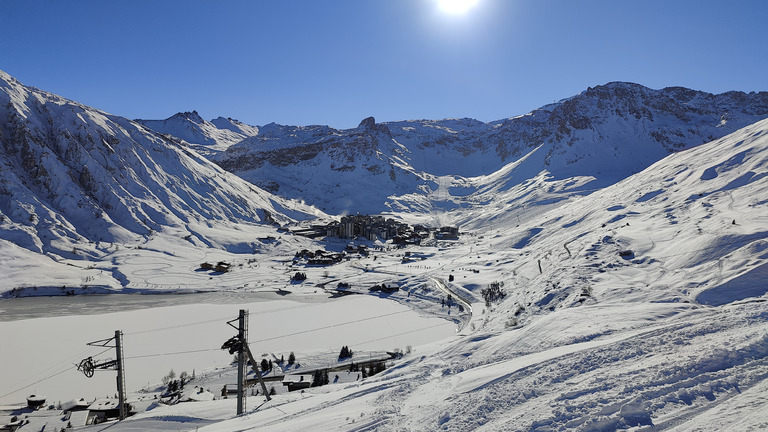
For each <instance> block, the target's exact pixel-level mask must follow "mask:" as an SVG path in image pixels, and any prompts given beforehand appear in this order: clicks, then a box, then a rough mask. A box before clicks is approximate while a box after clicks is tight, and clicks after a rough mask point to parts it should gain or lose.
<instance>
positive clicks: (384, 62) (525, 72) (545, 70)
mask: <svg viewBox="0 0 768 432" xmlns="http://www.w3.org/2000/svg"><path fill="white" fill-rule="evenodd" d="M766 16H768V2H765V1H762V0H755V1H732V2H725V1H709V0H695V1H694V0H665V1H655V0H650V1H622V0H580V1H575V0H478V2H477V4H476V5H475V6H474V7H473V8H471V9H470V10H468V11H467V12H466V13H464V14H458V15H457V14H449V13H446V12H445V11H443V10H442V9H440V8H439V7H438V4H437V0H279V1H275V0H272V1H258V0H252V1H226V0H224V1H195V0H191V1H190V0H186V1H170V0H163V1H145V0H133V1H118V0H109V1H104V0H98V1H81V0H71V1H50V0H49V1H24V0H18V1H11V0H0V69H2V70H4V71H6V72H7V73H9V74H11V75H13V76H15V77H16V78H18V79H19V80H21V81H22V82H23V83H25V84H27V85H32V86H36V87H39V88H41V89H44V90H48V91H51V92H53V93H57V94H60V95H62V96H64V97H67V98H70V99H74V100H76V101H78V102H82V103H85V104H87V105H91V106H94V107H96V108H100V109H103V110H105V111H108V112H111V113H113V114H118V115H122V116H125V117H129V118H145V119H162V118H166V117H169V116H171V115H173V114H174V113H176V112H179V111H190V110H193V109H195V110H197V111H198V112H199V113H200V114H201V115H202V116H203V117H204V118H206V119H212V118H215V117H218V116H225V117H233V118H236V119H239V120H241V121H243V122H245V123H248V124H252V125H263V124H266V123H269V122H277V123H282V124H294V125H308V124H328V125H330V126H333V127H338V128H349V127H354V126H356V125H357V124H358V123H359V121H360V120H361V119H363V118H364V117H367V116H370V115H373V116H375V117H376V119H377V121H393V120H409V119H441V118H447V117H473V118H477V119H480V120H483V121H491V120H498V119H502V118H506V117H511V116H515V115H520V114H524V113H527V112H529V111H531V110H533V109H535V108H537V107H539V106H542V105H544V104H547V103H551V102H553V101H555V100H559V99H562V98H565V97H569V96H572V95H574V94H576V93H579V92H580V91H582V90H584V89H586V88H587V87H589V86H595V85H600V84H604V83H607V82H610V81H631V82H636V83H639V84H643V85H645V86H648V87H651V88H663V87H666V86H684V87H689V88H694V89H697V90H704V91H709V92H713V93H719V92H724V91H729V90H743V91H764V90H768V55H767V54H766V52H768V31H766V27H765V23H764V21H763V20H764V19H765V17H766Z"/></svg>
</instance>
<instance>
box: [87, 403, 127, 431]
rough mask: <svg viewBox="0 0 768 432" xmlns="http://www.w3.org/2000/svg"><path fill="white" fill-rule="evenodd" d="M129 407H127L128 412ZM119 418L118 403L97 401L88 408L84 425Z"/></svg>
mask: <svg viewBox="0 0 768 432" xmlns="http://www.w3.org/2000/svg"><path fill="white" fill-rule="evenodd" d="M130 410H131V407H130V405H128V410H127V411H130ZM119 417H120V402H119V401H118V400H117V399H97V400H96V401H94V402H93V403H92V404H90V405H89V406H88V418H87V419H86V421H85V423H86V424H89V425H92V424H99V423H104V422H105V421H109V420H115V419H117V418H119Z"/></svg>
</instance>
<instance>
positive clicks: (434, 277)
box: [111, 120, 768, 432]
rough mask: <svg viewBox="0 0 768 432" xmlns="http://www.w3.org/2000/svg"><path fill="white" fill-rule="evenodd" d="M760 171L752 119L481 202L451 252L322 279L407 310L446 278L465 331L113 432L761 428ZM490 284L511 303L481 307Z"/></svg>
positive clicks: (766, 256) (762, 143)
mask: <svg viewBox="0 0 768 432" xmlns="http://www.w3.org/2000/svg"><path fill="white" fill-rule="evenodd" d="M766 163H768V120H763V121H760V122H757V123H755V124H753V125H750V126H748V127H746V128H743V129H741V130H739V131H737V132H735V133H733V134H730V135H728V136H726V137H724V138H722V139H719V140H716V141H713V142H711V143H707V144H704V145H701V146H697V147H695V148H692V149H689V150H685V151H681V152H678V153H675V154H673V155H670V156H668V157H666V158H664V159H662V160H661V161H659V162H657V163H655V164H653V165H651V166H650V167H648V168H647V169H645V170H643V171H641V172H639V173H638V174H635V175H632V176H630V177H628V178H626V179H624V180H622V181H621V182H619V183H617V184H614V185H612V186H610V187H607V188H605V189H602V190H600V191H597V192H594V193H592V194H591V195H589V196H586V197H576V196H574V197H571V198H569V199H568V200H567V201H565V202H563V203H561V205H560V206H557V207H554V208H553V207H550V206H547V205H538V206H535V205H534V206H532V207H534V208H521V207H522V206H525V205H527V204H525V203H515V202H512V203H509V204H508V205H506V206H505V207H503V208H498V207H493V206H489V207H487V208H486V210H485V211H486V213H487V216H486V218H485V219H484V220H486V221H489V222H488V223H487V224H486V225H478V226H477V227H476V228H475V229H473V230H470V231H468V232H465V233H464V235H463V236H462V237H461V239H460V240H459V241H458V242H443V243H439V244H437V245H435V246H437V247H435V246H422V247H418V248H413V249H410V251H411V253H412V254H417V255H419V256H423V257H424V260H421V261H420V262H419V263H418V265H413V266H400V267H398V266H396V265H394V264H393V262H392V257H389V256H387V255H386V254H383V255H381V256H379V257H378V258H379V259H378V260H376V259H373V258H370V259H366V260H362V261H361V262H360V264H358V265H357V266H347V267H341V268H337V269H333V270H332V271H333V273H334V274H336V276H337V277H341V278H347V279H349V280H355V281H356V282H355V283H359V281H358V279H357V278H361V277H365V278H371V280H377V279H381V278H384V277H388V278H393V279H395V280H397V281H398V283H399V284H401V286H402V287H403V291H407V293H405V292H402V291H401V292H400V293H396V294H394V295H393V296H391V297H389V298H390V299H393V300H397V301H400V302H404V303H406V304H409V302H410V301H412V299H413V297H416V296H419V295H420V294H421V293H426V292H429V290H430V289H432V288H429V287H430V286H431V287H433V288H434V287H436V286H437V285H440V284H446V286H449V287H451V288H452V289H454V292H456V293H458V294H457V295H459V296H460V297H464V298H466V300H467V301H468V302H470V303H472V309H471V315H472V318H471V322H470V323H469V324H468V325H466V326H465V327H463V329H462V330H461V331H460V332H459V333H458V334H457V335H456V336H455V337H453V338H451V339H448V340H443V341H438V342H436V343H434V344H432V345H424V346H419V347H416V348H415V350H414V352H413V353H411V354H410V355H407V356H406V357H405V358H404V359H403V360H402V361H399V362H396V363H394V364H393V365H392V367H390V368H389V369H388V370H387V371H385V372H384V373H382V374H380V375H376V376H374V377H372V378H368V379H366V380H363V381H361V382H354V383H344V384H339V385H328V386H324V387H319V388H312V389H308V390H307V391H305V392H304V393H289V394H284V395H278V396H277V397H275V398H273V400H272V401H271V402H267V403H263V402H264V400H263V397H259V396H254V397H251V398H249V402H248V407H249V411H248V413H247V414H246V415H244V416H240V417H235V416H234V414H233V412H234V404H233V402H232V400H231V399H230V400H217V401H210V402H204V403H200V404H195V405H189V404H182V405H177V406H171V407H158V408H156V409H154V410H151V411H147V412H145V413H142V414H139V415H137V416H136V417H134V418H132V419H129V420H127V421H125V422H123V423H122V424H117V425H114V426H112V427H111V430H116V431H120V430H135V429H136V428H140V427H141V426H142V425H147V424H152V425H153V427H159V428H161V429H162V430H177V429H179V428H182V429H183V428H188V429H192V428H194V429H197V428H199V430H200V431H207V432H223V431H232V430H269V431H289V430H324V429H333V430H343V431H359V430H377V431H395V430H425V431H433V430H434V431H437V430H447V431H465V430H481V431H498V430H510V431H552V430H578V431H615V430H672V431H689V430H697V431H709V430H722V431H729V430H762V429H764V428H765V427H766V426H768V414H766V413H768V399H766V398H765V395H764V392H765V389H766V384H765V382H766V380H765V379H766V376H768V338H767V337H766V334H767V332H768V322H767V321H766V319H765V318H766V316H768V285H766V282H765V281H766V280H768V279H767V278H768V271H767V270H766V269H768V253H766V251H767V250H768V231H766V228H765V227H766V226H768V225H767V224H766V222H768V220H767V217H766V215H767V214H768V212H767V211H766V210H768V200H766V198H765V197H768V176H766V174H765V173H766V172H768V170H767V169H766V168H768V167H766ZM463 211H472V209H463V208H457V209H454V210H453V211H452V212H458V213H460V212H463ZM520 211H525V212H526V214H528V215H531V216H533V215H535V217H529V218H527V219H522V218H521V220H520V221H519V222H518V221H517V220H516V218H512V217H510V216H509V215H514V214H516V213H517V212H520ZM494 221H496V222H494ZM363 266H364V268H365V271H363V270H362V269H361V267H363ZM355 268H357V269H358V270H357V271H355ZM308 271H309V269H308ZM318 271H319V270H318ZM449 274H450V275H453V276H455V281H454V282H452V283H447V282H441V283H437V282H434V281H439V280H442V281H445V280H446V279H447V275H449ZM314 277H315V276H314V275H313V273H310V279H312V278H314ZM491 282H503V289H504V290H505V292H506V296H505V297H504V298H503V299H501V300H499V301H493V302H491V303H490V304H483V303H482V300H480V301H479V302H478V300H477V299H480V298H481V294H480V291H481V290H482V288H485V287H487V286H488V285H489V284H490V283H491ZM437 307H439V304H438V306H437ZM443 309H444V308H443ZM371 313H373V312H371ZM329 343H332V342H329ZM174 419H178V421H174ZM159 422H162V424H163V425H164V426H155V425H158V423H159Z"/></svg>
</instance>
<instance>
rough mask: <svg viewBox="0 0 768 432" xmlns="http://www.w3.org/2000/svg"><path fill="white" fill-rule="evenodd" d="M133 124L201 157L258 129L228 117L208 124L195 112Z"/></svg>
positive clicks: (219, 150) (224, 147)
mask: <svg viewBox="0 0 768 432" xmlns="http://www.w3.org/2000/svg"><path fill="white" fill-rule="evenodd" d="M136 122H137V123H140V124H143V125H144V126H147V127H148V128H150V129H152V130H154V131H157V132H159V133H161V134H166V135H172V136H175V137H177V138H179V139H182V140H184V141H186V142H187V143H189V145H190V146H192V147H193V148H194V149H195V150H197V151H198V152H199V153H201V154H203V155H210V154H215V153H218V152H221V151H224V150H226V149H227V148H229V147H230V146H232V145H234V144H237V143H238V142H240V141H242V140H244V139H245V138H247V137H249V136H254V135H258V133H259V128H257V127H255V126H249V125H247V124H245V123H242V122H240V121H238V120H235V119H232V118H224V117H218V118H216V119H214V120H212V121H210V122H209V121H206V120H203V118H202V117H200V115H199V114H198V113H197V111H192V112H183V113H176V114H174V115H173V116H171V117H168V118H167V119H165V120H136Z"/></svg>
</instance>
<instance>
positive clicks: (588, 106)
mask: <svg viewBox="0 0 768 432" xmlns="http://www.w3.org/2000/svg"><path fill="white" fill-rule="evenodd" d="M765 117H768V93H766V92H760V93H754V92H753V93H749V94H747V93H742V92H728V93H723V94H719V95H713V94H710V93H705V92H700V91H694V90H689V89H685V88H681V87H670V88H665V89H662V90H652V89H649V88H646V87H643V86H641V85H637V84H631V83H622V82H614V83H609V84H606V85H603V86H598V87H595V88H590V89H588V90H586V91H584V92H582V93H580V94H578V95H576V96H573V97H570V98H568V99H564V100H562V101H560V102H557V103H554V104H550V105H547V106H544V107H542V108H539V109H537V110H534V111H532V112H531V113H529V114H526V115H522V116H518V117H513V118H508V119H504V120H500V121H495V122H490V123H483V122H480V121H477V120H473V119H448V120H438V121H431V120H420V121H402V122H389V123H376V122H375V120H374V119H373V118H367V119H365V120H363V121H362V122H361V123H360V126H358V127H357V128H354V129H347V130H338V129H333V128H331V127H328V126H303V127H300V126H282V125H277V124H269V125H266V126H263V127H261V128H259V129H258V133H257V134H253V132H254V130H253V129H248V130H247V131H246V133H245V134H251V136H249V137H248V138H246V139H243V140H242V141H240V142H238V143H236V144H233V141H232V139H231V137H226V138H219V135H221V134H222V133H223V132H229V129H216V130H211V128H210V126H211V123H207V122H204V121H203V120H202V119H200V118H199V116H194V115H192V116H190V115H189V113H184V114H177V115H176V116H174V117H172V118H171V119H168V120H165V121H163V122H166V123H163V124H162V125H161V124H158V122H149V121H144V124H146V125H147V126H150V127H154V128H156V130H158V131H161V132H163V133H170V134H173V135H176V136H178V137H180V138H183V139H185V140H187V141H189V142H191V143H196V144H200V145H209V146H211V145H213V143H217V144H215V146H214V147H215V148H217V149H226V150H225V151H223V152H220V153H218V154H212V156H211V157H212V158H213V160H215V161H216V162H217V163H218V164H220V165H221V166H222V167H223V168H225V169H226V170H228V171H230V172H233V173H235V174H237V175H239V176H241V177H242V178H244V179H246V180H248V181H250V182H252V183H254V184H256V185H258V186H260V187H262V188H265V189H267V190H270V191H272V192H275V193H277V194H280V195H281V196H284V197H289V198H295V199H303V200H305V201H306V202H308V203H311V204H314V205H316V206H318V207H321V208H323V209H325V210H327V211H328V212H332V213H349V212H356V211H357V212H361V213H379V212H385V211H409V210H414V211H423V210H424V209H425V208H428V207H430V206H434V205H435V203H434V202H433V200H434V198H435V197H436V196H437V194H436V192H437V190H438V189H439V188H440V187H441V185H449V186H450V185H451V184H453V183H456V184H455V186H454V187H458V188H463V189H464V195H470V194H472V193H475V192H479V193H481V192H482V191H483V190H484V189H485V190H488V189H489V188H491V189H495V190H498V189H499V188H504V189H510V188H513V187H515V186H517V185H520V184H521V183H523V182H525V181H526V180H529V179H532V178H536V177H537V176H540V175H542V174H544V178H546V179H547V180H549V181H553V180H566V179H571V178H577V179H581V180H577V181H576V182H571V183H568V185H567V186H563V185H562V184H561V185H555V186H554V188H556V189H561V191H562V192H563V194H565V195H567V194H568V193H569V192H574V191H578V190H579V189H583V188H585V187H587V188H589V189H595V188H599V187H604V186H606V185H609V184H612V183H615V182H616V181H619V180H621V179H623V178H625V177H627V176H629V175H631V174H634V173H637V172H639V171H641V170H643V169H644V168H646V167H647V166H649V165H651V164H652V163H654V162H656V161H658V160H660V159H661V158H663V157H665V156H666V155H668V154H670V153H673V152H676V151H680V150H684V149H688V148H691V147H694V146H697V145H700V144H702V143H705V142H709V141H712V140H714V139H717V138H719V137H722V136H725V135H727V134H729V133H731V132H734V131H735V130H737V129H740V128H742V127H744V126H746V125H748V124H751V123H754V122H755V121H757V120H760V119H762V118H765ZM182 119H187V120H185V121H182ZM171 120H174V121H173V122H172V123H173V124H174V125H175V126H173V127H171V126H170V122H171ZM191 124H194V125H195V126H194V131H195V132H194V134H192V133H188V130H189V129H184V127H183V126H181V125H191ZM225 126H226V125H225ZM239 136H242V135H239ZM494 173H495V174H494ZM441 177H443V179H442V180H439V178H441ZM585 178H588V179H589V180H591V183H590V184H589V185H588V186H585V185H586V183H587V182H586V181H583V180H584V179H585ZM486 180H488V181H491V182H492V184H485V183H483V182H484V181H486ZM547 187H549V186H547ZM473 201H486V200H484V199H473Z"/></svg>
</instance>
